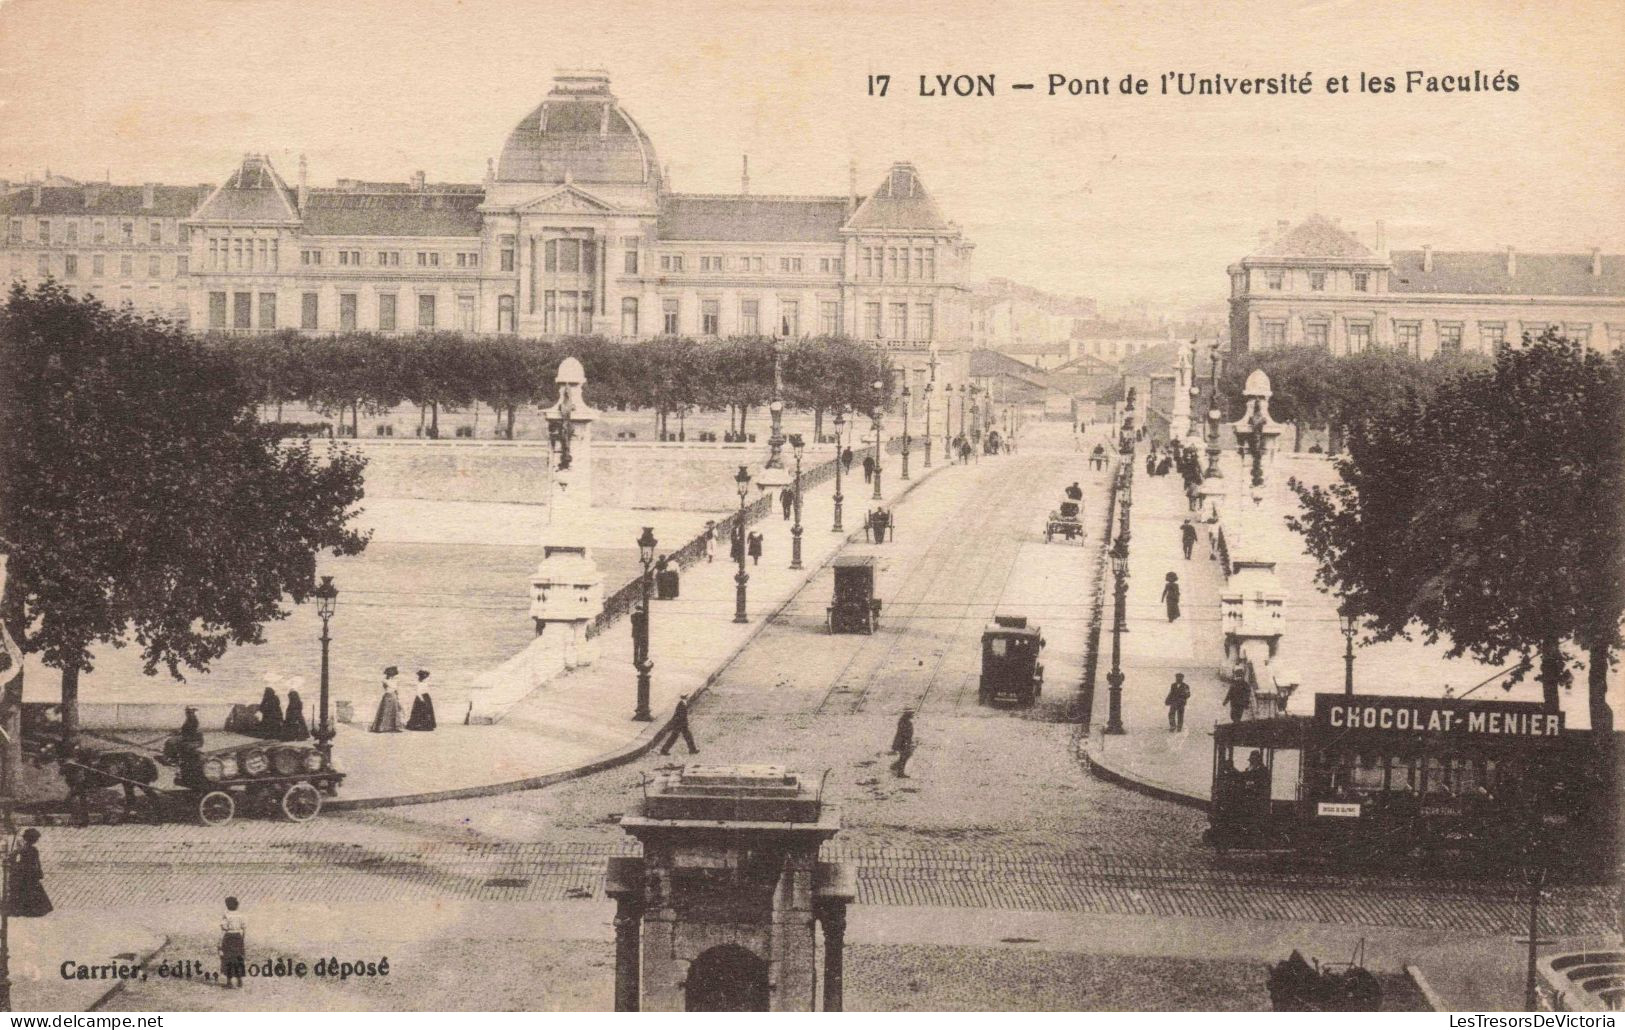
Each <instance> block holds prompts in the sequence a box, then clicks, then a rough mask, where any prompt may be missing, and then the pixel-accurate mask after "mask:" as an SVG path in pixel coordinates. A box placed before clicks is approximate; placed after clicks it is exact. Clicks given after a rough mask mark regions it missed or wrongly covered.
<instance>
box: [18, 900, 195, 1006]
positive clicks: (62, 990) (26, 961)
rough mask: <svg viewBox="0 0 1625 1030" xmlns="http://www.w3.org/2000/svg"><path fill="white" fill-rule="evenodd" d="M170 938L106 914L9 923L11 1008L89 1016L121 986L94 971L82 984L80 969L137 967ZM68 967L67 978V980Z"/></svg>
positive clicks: (64, 914)
mask: <svg viewBox="0 0 1625 1030" xmlns="http://www.w3.org/2000/svg"><path fill="white" fill-rule="evenodd" d="M167 940H168V939H167V938H165V937H164V936H162V935H161V934H158V933H154V932H153V931H151V930H148V929H145V928H144V927H143V926H141V925H140V924H139V923H135V922H129V921H125V920H122V919H109V918H108V917H107V914H106V913H95V912H61V911H57V912H52V913H51V914H50V915H48V916H45V917H44V918H42V919H13V920H11V921H10V934H9V942H10V945H11V1007H12V1010H13V1011H16V1012H86V1011H89V1010H90V1009H91V1008H92V1007H93V1006H95V1005H96V1004H97V1003H98V1002H100V1001H101V1000H102V999H103V998H104V997H106V996H107V994H108V993H109V992H110V991H112V990H114V989H115V988H116V986H117V985H118V983H119V981H118V980H117V979H112V978H108V977H106V976H105V975H103V976H101V977H98V978H94V979H92V977H93V976H94V975H95V974H96V973H97V972H100V973H103V974H105V973H106V972H107V970H105V969H103V970H96V969H94V968H92V969H90V970H88V971H86V972H85V979H79V978H78V974H79V972H80V971H79V970H78V969H77V968H76V967H78V966H86V967H97V966H105V965H108V964H114V963H116V964H120V965H126V966H128V965H133V964H136V963H139V962H144V961H145V960H146V959H147V958H148V957H149V956H151V955H153V954H154V953H155V952H157V951H158V950H159V949H161V948H162V947H163V946H164V945H165V944H166V943H167ZM65 963H72V964H73V965H71V966H68V967H67V973H68V976H69V978H68V979H64V978H63V970H64V964H65Z"/></svg>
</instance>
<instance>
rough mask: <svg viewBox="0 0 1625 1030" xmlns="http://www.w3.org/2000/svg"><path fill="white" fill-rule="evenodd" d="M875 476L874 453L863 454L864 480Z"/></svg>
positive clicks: (867, 480) (866, 480)
mask: <svg viewBox="0 0 1625 1030" xmlns="http://www.w3.org/2000/svg"><path fill="white" fill-rule="evenodd" d="M874 478H875V459H874V456H873V455H869V454H865V455H864V456H863V481H864V482H865V483H867V482H869V481H870V480H872V479H874Z"/></svg>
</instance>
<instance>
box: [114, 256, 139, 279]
mask: <svg viewBox="0 0 1625 1030" xmlns="http://www.w3.org/2000/svg"><path fill="white" fill-rule="evenodd" d="M118 274H119V275H121V276H123V277H124V278H126V279H128V278H130V277H131V276H133V275H135V258H134V257H132V256H131V255H129V254H120V255H119V259H118Z"/></svg>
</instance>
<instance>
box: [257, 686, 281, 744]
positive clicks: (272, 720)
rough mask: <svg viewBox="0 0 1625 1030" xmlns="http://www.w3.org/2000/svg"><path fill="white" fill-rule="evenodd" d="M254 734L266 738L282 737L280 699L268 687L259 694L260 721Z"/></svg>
mask: <svg viewBox="0 0 1625 1030" xmlns="http://www.w3.org/2000/svg"><path fill="white" fill-rule="evenodd" d="M257 729H258V732H257V733H256V734H255V736H258V737H263V738H265V739H266V740H281V739H282V699H281V698H279V697H277V696H276V691H275V690H273V689H271V688H270V687H266V688H265V693H264V694H263V695H261V696H260V721H259V725H258V727H257Z"/></svg>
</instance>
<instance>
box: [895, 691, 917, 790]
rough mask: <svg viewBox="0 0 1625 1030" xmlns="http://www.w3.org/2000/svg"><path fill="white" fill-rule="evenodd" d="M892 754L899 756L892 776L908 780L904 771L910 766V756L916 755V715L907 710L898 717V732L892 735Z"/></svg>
mask: <svg viewBox="0 0 1625 1030" xmlns="http://www.w3.org/2000/svg"><path fill="white" fill-rule="evenodd" d="M890 753H891V754H894V755H896V756H897V761H895V762H893V763H892V764H891V771H892V775H893V776H897V777H900V778H902V779H905V780H906V779H908V773H906V772H904V771H903V769H904V767H906V766H907V765H908V759H909V756H910V755H912V754H914V713H913V712H912V711H910V710H908V709H907V708H905V709H903V714H902V715H899V716H898V717H897V732H896V733H894V734H893V735H892V738H891V752H890Z"/></svg>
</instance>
